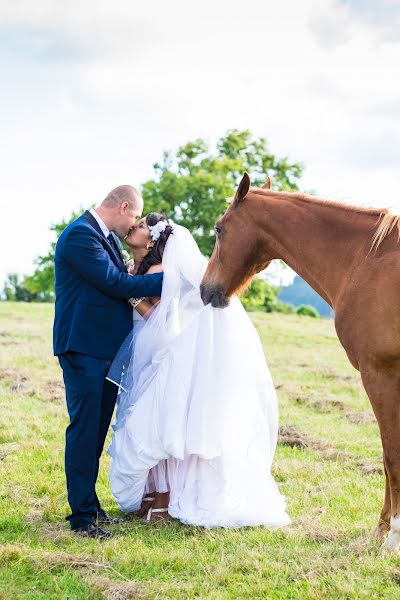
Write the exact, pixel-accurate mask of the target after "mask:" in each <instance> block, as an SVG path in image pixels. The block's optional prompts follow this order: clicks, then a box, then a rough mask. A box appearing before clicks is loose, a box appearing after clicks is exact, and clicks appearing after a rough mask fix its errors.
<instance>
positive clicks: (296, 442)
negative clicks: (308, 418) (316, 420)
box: [278, 425, 344, 458]
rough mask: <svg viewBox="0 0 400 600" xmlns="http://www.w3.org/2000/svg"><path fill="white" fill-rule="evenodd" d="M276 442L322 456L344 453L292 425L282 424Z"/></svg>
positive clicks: (328, 456) (335, 455)
mask: <svg viewBox="0 0 400 600" xmlns="http://www.w3.org/2000/svg"><path fill="white" fill-rule="evenodd" d="M278 443H279V444H281V445H283V446H290V447H291V448H302V449H307V450H313V451H314V452H317V453H318V454H319V455H320V456H322V457H323V458H333V457H335V458H337V457H338V456H340V455H344V453H342V452H340V451H339V450H337V449H335V448H334V447H333V446H332V445H331V444H329V442H324V441H322V440H317V439H315V438H313V437H311V436H310V435H308V434H307V433H304V432H302V431H300V430H299V429H297V428H296V427H294V426H293V425H283V426H281V427H280V428H279V437H278Z"/></svg>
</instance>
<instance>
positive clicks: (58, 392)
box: [40, 381, 65, 402]
mask: <svg viewBox="0 0 400 600" xmlns="http://www.w3.org/2000/svg"><path fill="white" fill-rule="evenodd" d="M40 395H41V396H42V398H43V400H48V401H50V402H61V401H63V400H64V399H65V388H64V384H63V383H62V382H61V381H47V382H46V383H45V384H44V386H43V388H42V389H41V391H40Z"/></svg>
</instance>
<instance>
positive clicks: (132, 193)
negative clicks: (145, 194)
mask: <svg viewBox="0 0 400 600" xmlns="http://www.w3.org/2000/svg"><path fill="white" fill-rule="evenodd" d="M96 212H97V213H98V214H99V215H100V217H101V218H102V219H103V221H104V223H105V224H106V225H107V227H108V229H109V230H110V231H114V232H115V233H116V234H117V235H118V236H119V237H125V236H126V235H127V233H128V231H129V230H130V229H131V228H132V227H133V226H134V225H135V222H136V219H138V218H139V217H141V215H142V212H143V198H142V196H141V194H140V192H139V191H138V190H137V189H136V188H134V187H133V186H131V185H119V186H118V187H116V188H114V189H113V190H111V192H110V193H109V194H108V196H106V197H105V198H104V200H103V202H102V203H101V204H100V206H98V207H97V208H96Z"/></svg>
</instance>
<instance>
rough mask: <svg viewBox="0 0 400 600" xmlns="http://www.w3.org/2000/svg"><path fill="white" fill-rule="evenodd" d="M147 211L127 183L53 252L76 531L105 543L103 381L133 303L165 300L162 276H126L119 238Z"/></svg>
mask: <svg viewBox="0 0 400 600" xmlns="http://www.w3.org/2000/svg"><path fill="white" fill-rule="evenodd" d="M142 211H143V200H142V197H141V195H140V194H139V192H138V191H137V190H136V189H135V188H133V187H131V186H129V185H121V186H119V187H117V188H115V189H114V190H112V191H111V192H110V193H109V194H108V196H107V197H106V198H105V199H104V200H103V202H102V203H101V205H100V206H98V207H97V208H95V209H92V210H90V211H86V212H85V213H84V214H83V215H82V216H80V217H79V218H78V219H76V221H74V222H73V223H71V224H70V225H69V226H68V227H67V228H66V229H65V230H64V231H63V233H62V234H61V236H60V238H59V240H58V243H57V247H56V252H55V292H56V303H55V319H54V330H53V333H54V354H55V355H56V356H58V360H59V362H60V365H61V368H62V371H63V377H64V383H65V392H66V400H67V408H68V413H69V418H70V424H69V425H68V427H67V431H66V447H65V472H66V477H67V489H68V502H69V505H70V507H71V514H70V515H69V516H68V517H67V519H68V520H69V522H70V525H71V528H72V530H73V531H75V532H77V533H80V534H82V535H86V536H89V537H99V538H107V537H110V536H111V533H110V532H109V531H108V530H105V529H102V528H101V527H99V525H103V524H107V523H108V524H109V523H113V522H115V521H116V520H115V519H112V518H111V517H109V516H108V515H107V513H106V512H105V511H104V510H103V509H102V507H101V504H100V501H99V499H98V497H97V494H96V491H95V485H96V480H97V475H98V470H99V459H100V455H101V453H102V450H103V446H104V442H105V438H106V435H107V430H108V427H109V425H110V421H111V417H112V414H113V410H114V406H115V401H116V396H117V387H116V386H115V385H113V384H112V383H110V382H109V381H106V380H105V377H106V375H107V372H108V370H109V367H110V365H111V363H112V360H113V359H114V357H115V355H116V353H117V351H118V349H119V347H120V345H121V344H122V342H123V341H124V339H125V338H126V336H127V335H128V334H129V332H130V330H131V328H132V307H131V305H130V304H129V302H128V299H129V298H135V297H136V298H138V297H142V296H160V295H161V284H162V274H161V273H156V274H154V275H136V276H132V275H129V274H128V273H127V270H126V267H125V264H124V261H123V258H122V252H121V251H122V246H121V242H120V241H119V239H118V238H119V237H120V238H123V237H124V236H125V235H126V234H127V233H128V231H129V229H130V228H132V227H133V226H134V225H135V222H136V219H137V218H138V217H140V216H141V214H142Z"/></svg>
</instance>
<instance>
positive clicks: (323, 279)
mask: <svg viewBox="0 0 400 600" xmlns="http://www.w3.org/2000/svg"><path fill="white" fill-rule="evenodd" d="M396 230H397V231H396ZM215 231H216V235H217V240H216V244H215V248H214V251H213V254H212V256H211V260H210V263H209V266H208V269H207V271H206V273H205V275H204V278H203V281H202V285H201V295H202V299H203V302H204V303H205V304H208V303H210V302H211V304H212V305H213V306H215V307H220V308H223V307H225V306H227V304H228V302H229V298H230V297H231V296H232V295H233V294H236V293H238V292H239V291H240V290H241V289H243V288H245V287H246V286H247V285H248V283H249V282H250V280H251V278H252V277H253V275H255V274H256V273H257V272H259V271H261V270H262V269H265V268H266V267H267V266H268V264H269V263H270V261H271V260H273V259H276V258H280V259H282V260H283V261H284V262H285V263H286V264H287V265H289V266H290V267H292V269H294V271H296V273H298V274H299V275H301V276H302V277H303V278H304V279H305V280H306V281H307V282H308V283H309V284H310V285H311V286H312V287H313V288H314V290H315V291H316V292H318V294H320V295H321V296H322V297H323V298H324V299H325V300H326V301H327V302H328V303H329V304H330V306H331V307H332V308H333V310H334V312H335V326H336V331H337V334H338V336H339V340H340V342H341V343H342V345H343V347H344V349H345V350H346V352H347V355H348V357H349V360H350V362H351V364H352V365H353V366H354V367H355V368H356V369H358V370H359V371H360V373H361V378H362V382H363V384H364V387H365V389H366V392H367V394H368V396H369V399H370V401H371V404H372V408H373V410H374V413H375V415H376V418H377V421H378V424H379V429H380V434H381V440H382V446H383V458H384V467H385V474H386V490H385V501H384V505H383V508H382V511H381V514H380V520H379V523H378V525H377V527H376V529H375V530H374V534H375V535H376V536H377V537H378V538H379V539H381V540H382V541H383V539H384V537H385V535H386V533H387V532H388V531H389V535H388V537H387V538H386V541H385V542H384V544H383V547H384V548H386V549H390V550H398V549H399V546H400V245H399V244H398V241H399V237H400V217H399V216H397V217H396V216H394V215H391V214H390V213H389V212H388V211H387V210H386V209H384V210H377V209H366V208H360V207H356V206H348V205H344V204H341V203H339V202H330V201H325V200H318V199H315V198H312V197H310V196H306V195H303V194H299V193H287V192H274V191H272V190H271V189H270V180H269V179H268V180H267V183H266V184H265V185H264V186H263V188H250V178H249V176H248V175H247V173H245V175H244V177H243V178H242V180H241V182H240V184H239V187H238V189H237V191H236V195H235V197H234V198H233V201H232V203H231V205H230V206H229V208H228V210H227V211H226V213H225V214H224V216H223V217H222V218H221V219H220V220H219V221H218V222H217V223H216V226H215Z"/></svg>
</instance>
